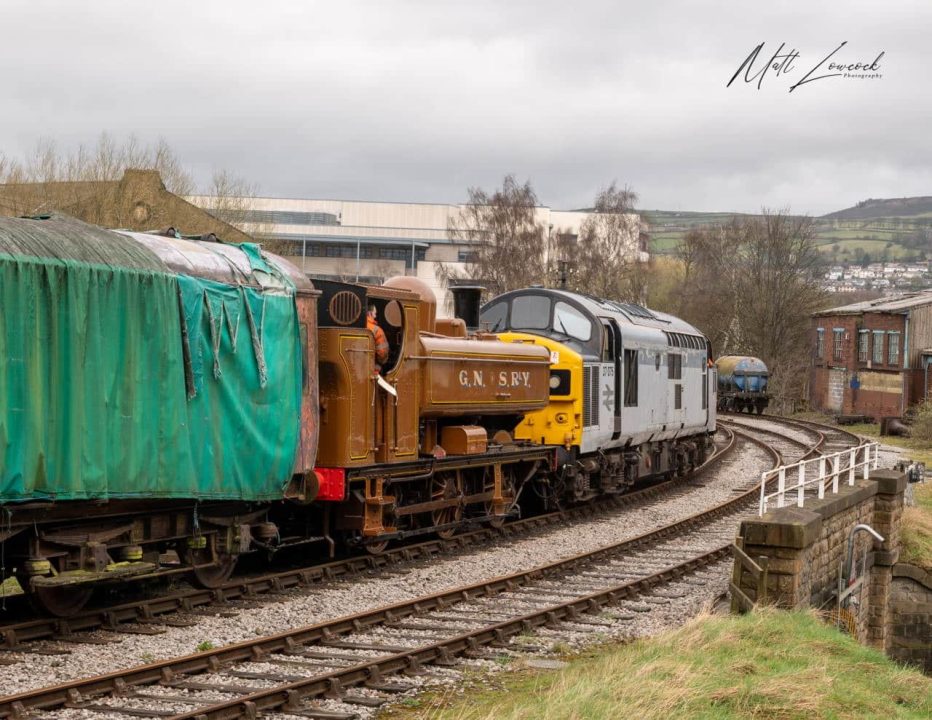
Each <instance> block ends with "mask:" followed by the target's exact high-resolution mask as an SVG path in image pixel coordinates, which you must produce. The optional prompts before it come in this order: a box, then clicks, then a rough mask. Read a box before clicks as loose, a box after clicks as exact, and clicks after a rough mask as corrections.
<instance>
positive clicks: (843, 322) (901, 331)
mask: <svg viewBox="0 0 932 720" xmlns="http://www.w3.org/2000/svg"><path fill="white" fill-rule="evenodd" d="M811 337H812V371H811V377H810V383H809V404H810V405H811V406H812V408H813V409H815V410H820V411H822V412H827V413H834V414H840V415H866V416H869V417H872V418H875V419H879V418H881V417H885V416H902V415H903V413H904V412H905V411H906V410H907V408H908V407H909V406H910V405H914V404H916V403H919V402H922V401H923V400H926V399H932V367H930V366H932V291H930V290H926V291H923V292H917V293H908V294H905V295H894V296H889V297H885V298H880V299H879V300H870V301H867V302H860V303H855V304H853V305H845V306H843V307H837V308H832V309H831V310H823V311H822V312H817V313H815V314H814V315H813V316H812V326H811Z"/></svg>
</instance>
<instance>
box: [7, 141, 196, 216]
mask: <svg viewBox="0 0 932 720" xmlns="http://www.w3.org/2000/svg"><path fill="white" fill-rule="evenodd" d="M129 169H151V170H157V171H158V172H159V174H160V176H161V178H162V181H163V182H164V184H165V186H166V188H167V189H168V190H169V191H170V192H173V193H175V194H177V195H187V194H190V193H191V192H192V190H193V188H194V181H193V179H192V178H191V175H190V174H189V173H188V172H187V171H186V170H184V168H183V167H182V165H181V163H180V161H179V160H178V157H177V156H176V155H175V154H174V152H173V151H172V150H171V148H170V147H169V145H168V143H167V142H166V141H165V140H164V139H160V140H159V141H158V142H157V143H156V144H155V145H154V146H142V145H141V144H140V143H139V141H138V140H137V138H136V137H134V136H130V137H129V138H128V139H127V140H125V141H124V142H123V143H117V142H116V141H115V140H114V139H113V137H112V136H111V135H109V134H108V133H101V135H100V136H99V137H98V139H97V142H96V144H95V145H94V146H93V147H88V146H87V145H84V144H82V145H79V146H78V147H77V149H75V150H74V151H73V152H70V153H65V152H62V151H61V150H60V149H59V148H58V146H57V145H56V144H55V143H54V142H53V141H51V140H48V139H41V140H39V142H37V143H36V146H35V148H34V149H33V150H32V151H31V152H30V153H29V154H28V156H27V157H26V158H25V159H24V160H22V161H17V160H10V159H5V160H4V162H3V163H2V165H0V182H2V183H3V188H2V194H0V209H2V210H3V211H4V212H6V213H8V214H10V215H34V214H38V213H43V212H48V211H51V210H64V211H71V212H75V213H77V214H79V215H80V216H81V217H82V218H83V219H85V220H87V221H88V222H93V223H98V224H103V220H104V218H105V217H107V216H108V215H112V214H113V206H114V203H115V195H116V193H115V191H114V189H113V187H112V185H113V183H114V182H116V181H119V180H120V179H121V178H122V177H123V175H124V173H125V171H126V170H129Z"/></svg>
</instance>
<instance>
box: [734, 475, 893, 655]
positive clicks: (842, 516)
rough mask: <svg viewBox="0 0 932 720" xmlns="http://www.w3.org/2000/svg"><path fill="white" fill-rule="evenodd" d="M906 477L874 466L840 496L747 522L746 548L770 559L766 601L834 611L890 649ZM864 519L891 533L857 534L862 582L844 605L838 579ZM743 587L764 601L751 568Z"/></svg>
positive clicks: (873, 641)
mask: <svg viewBox="0 0 932 720" xmlns="http://www.w3.org/2000/svg"><path fill="white" fill-rule="evenodd" d="M905 488H906V477H905V475H904V474H903V473H900V472H895V471H891V470H878V471H875V472H874V474H873V475H872V477H871V479H870V480H862V481H860V482H857V483H856V484H855V485H854V486H848V485H844V486H842V488H841V489H840V491H839V493H838V494H837V495H829V496H827V497H826V498H825V499H824V500H817V499H816V500H813V499H808V498H807V500H806V506H805V507H804V508H797V507H795V506H792V507H784V508H780V509H777V510H773V511H771V512H769V513H767V514H766V515H764V516H763V517H760V518H754V519H752V520H745V521H743V522H742V523H741V529H740V536H741V538H742V540H743V543H744V551H745V552H746V553H747V554H748V555H749V556H750V557H751V558H754V559H757V558H759V557H766V558H767V559H768V561H767V564H768V577H767V598H766V601H767V602H768V603H771V604H775V605H777V606H779V607H785V608H792V609H801V608H808V607H811V608H816V609H818V610H822V611H824V612H826V613H835V614H836V617H837V619H838V622H839V623H840V624H842V625H844V626H845V627H846V628H847V630H848V631H849V632H851V633H852V634H853V635H855V636H856V637H858V638H859V639H860V640H861V641H863V642H867V643H870V644H871V645H874V646H877V647H880V648H884V649H886V648H888V647H889V645H890V642H891V639H892V635H891V633H888V632H887V629H888V627H889V626H890V618H889V615H890V606H889V596H890V592H891V588H892V580H893V576H892V568H893V565H894V564H895V563H896V560H897V557H898V554H899V550H898V547H899V525H900V518H901V516H902V513H903V492H904V490H905ZM857 524H865V525H869V526H871V527H872V528H873V529H874V530H876V531H877V532H878V533H880V534H881V535H882V536H883V537H884V542H883V543H880V542H875V541H874V539H873V537H871V536H870V535H869V534H868V533H864V532H859V533H857V535H855V544H854V560H855V567H856V576H862V575H863V576H864V582H863V585H862V586H861V587H860V589H859V590H857V591H856V592H855V593H854V595H853V598H852V601H851V602H850V603H849V604H848V605H847V607H844V608H842V609H841V611H840V612H838V610H839V608H838V603H837V596H838V582H839V577H840V576H841V572H842V565H843V563H844V561H845V558H846V554H847V543H848V536H849V533H850V532H851V530H852V528H854V526H855V525H857ZM739 587H740V588H741V589H742V591H744V592H745V593H746V594H747V595H748V596H749V597H750V598H751V599H752V600H755V601H757V600H759V598H758V597H757V587H756V585H755V583H754V579H753V577H751V576H750V574H749V573H743V574H742V576H741V579H740V583H739Z"/></svg>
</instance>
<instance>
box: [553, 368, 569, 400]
mask: <svg viewBox="0 0 932 720" xmlns="http://www.w3.org/2000/svg"><path fill="white" fill-rule="evenodd" d="M550 394H551V395H569V394H570V371H569V370H551V371H550Z"/></svg>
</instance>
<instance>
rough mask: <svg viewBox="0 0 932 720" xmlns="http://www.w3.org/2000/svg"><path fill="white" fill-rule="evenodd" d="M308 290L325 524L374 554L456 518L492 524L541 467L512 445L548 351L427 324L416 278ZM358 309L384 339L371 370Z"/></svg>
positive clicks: (549, 454)
mask: <svg viewBox="0 0 932 720" xmlns="http://www.w3.org/2000/svg"><path fill="white" fill-rule="evenodd" d="M317 285H318V287H319V288H320V289H321V291H322V293H323V295H322V297H321V301H320V304H319V313H318V323H319V343H320V407H321V416H320V450H319V453H318V456H317V468H316V476H317V478H318V479H319V482H320V491H319V493H318V495H317V499H318V500H319V501H320V504H321V508H322V511H323V512H324V514H325V517H324V525H325V527H327V528H330V529H332V530H333V531H334V532H335V533H336V534H337V535H338V536H342V537H343V539H345V540H346V541H348V542H350V543H358V544H362V545H365V546H366V547H367V549H369V550H371V551H379V550H380V549H382V548H384V546H385V544H386V543H387V542H388V541H389V540H391V539H393V538H401V537H406V536H412V535H417V534H420V533H427V532H437V533H438V534H440V535H441V536H447V535H449V534H451V533H452V532H454V531H455V529H456V527H457V526H459V525H460V524H461V523H463V522H464V521H473V522H489V523H492V524H496V525H497V524H499V523H501V522H502V521H503V520H504V519H505V518H506V517H507V516H508V515H509V514H511V513H512V512H513V511H514V510H515V509H516V507H517V505H516V503H517V500H518V495H519V492H520V489H521V487H523V484H524V481H525V480H527V479H528V478H529V477H531V476H532V475H533V474H535V473H536V472H537V471H538V470H543V471H548V470H549V469H550V467H551V464H552V460H553V457H554V449H553V448H549V447H541V446H539V445H536V444H535V443H532V442H529V441H527V440H525V441H523V442H522V441H516V440H515V438H514V435H513V431H514V429H515V427H516V426H518V424H519V423H520V422H521V420H522V418H523V417H524V416H525V415H526V414H527V413H533V412H539V411H541V410H543V409H544V408H545V407H546V405H547V402H548V381H549V377H550V354H549V352H548V351H547V350H545V349H544V348H543V347H540V346H538V345H534V344H531V343H524V342H501V341H500V340H499V339H497V338H495V337H494V336H491V335H487V334H486V335H483V334H479V335H470V336H467V332H466V326H465V324H464V322H463V321H462V320H437V319H436V317H435V314H436V300H435V299H434V295H433V292H432V291H431V290H430V289H429V288H428V287H427V286H426V285H424V283H422V282H421V281H419V280H417V279H416V278H410V277H398V278H392V279H391V280H389V281H388V282H387V283H386V284H385V285H384V286H381V287H373V286H360V285H351V284H346V283H338V282H326V281H318V283H317ZM370 304H371V305H375V306H376V308H377V310H378V317H379V323H380V326H381V327H382V329H383V330H384V331H385V333H386V335H387V338H388V341H389V348H390V354H389V358H388V361H387V362H386V363H385V364H384V365H383V366H382V367H381V371H379V370H377V366H376V365H375V344H374V338H373V334H372V333H371V332H370V331H369V330H367V328H366V308H367V307H368V306H369V305H370Z"/></svg>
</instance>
